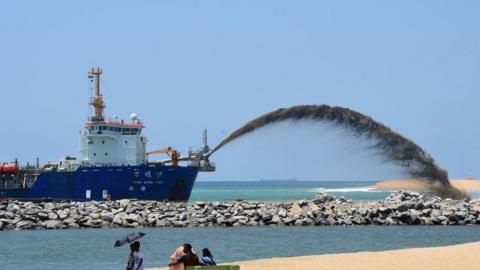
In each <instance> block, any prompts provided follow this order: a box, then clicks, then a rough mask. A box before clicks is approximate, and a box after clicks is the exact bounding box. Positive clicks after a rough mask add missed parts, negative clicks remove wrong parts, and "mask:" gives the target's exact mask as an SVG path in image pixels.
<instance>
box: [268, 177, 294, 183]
mask: <svg viewBox="0 0 480 270" xmlns="http://www.w3.org/2000/svg"><path fill="white" fill-rule="evenodd" d="M259 181H260V182H298V179H297V178H295V177H292V178H290V179H260V180H259Z"/></svg>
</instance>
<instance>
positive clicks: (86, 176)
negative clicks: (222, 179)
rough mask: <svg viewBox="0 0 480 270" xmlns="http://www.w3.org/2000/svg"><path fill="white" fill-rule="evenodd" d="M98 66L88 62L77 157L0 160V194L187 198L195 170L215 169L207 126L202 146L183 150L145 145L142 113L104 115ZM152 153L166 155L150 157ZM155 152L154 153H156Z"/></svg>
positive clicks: (46, 197)
mask: <svg viewBox="0 0 480 270" xmlns="http://www.w3.org/2000/svg"><path fill="white" fill-rule="evenodd" d="M101 75H102V69H100V68H91V69H90V70H89V72H88V78H89V81H90V85H91V89H92V92H93V94H92V97H91V98H90V103H89V104H90V105H91V106H92V107H93V115H92V116H89V117H88V119H87V121H86V123H85V125H84V130H83V131H82V133H81V135H80V155H79V156H80V157H79V158H77V157H72V156H66V157H65V158H63V159H61V160H60V161H59V162H58V163H55V164H53V163H48V164H45V165H43V166H40V164H39V161H38V158H37V162H36V164H35V165H31V164H28V163H27V164H26V165H23V166H22V165H20V164H19V162H18V161H17V160H15V161H14V162H4V163H0V200H6V199H18V200H54V201H62V200H67V201H85V200H97V201H98V200H118V199H139V200H169V201H188V199H189V197H190V194H191V192H192V188H193V185H194V183H195V179H196V177H197V174H198V173H199V172H201V171H204V172H212V171H215V164H213V163H212V162H210V161H209V159H208V156H209V155H208V152H209V151H210V149H209V147H208V144H207V132H206V130H205V131H204V134H203V147H202V148H201V149H199V150H195V151H194V150H191V149H190V150H189V152H188V154H187V155H185V156H182V155H181V154H180V153H179V152H178V151H177V150H175V149H174V148H173V147H165V148H163V149H159V150H154V151H149V152H147V151H146V145H147V138H146V137H145V136H144V135H143V134H142V130H143V128H145V126H144V124H143V122H142V121H141V119H140V118H139V117H138V116H137V115H136V114H132V115H131V117H130V121H123V120H118V118H117V117H115V118H114V119H107V118H106V117H105V112H104V109H105V103H104V99H103V92H102V91H101V89H100V77H101ZM154 155H165V156H164V158H163V159H160V160H153V161H152V160H150V159H152V156H154ZM155 157H156V156H155Z"/></svg>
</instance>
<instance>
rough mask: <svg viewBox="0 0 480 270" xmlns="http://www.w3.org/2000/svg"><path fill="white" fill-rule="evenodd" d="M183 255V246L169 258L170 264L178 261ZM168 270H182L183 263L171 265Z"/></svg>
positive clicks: (183, 267)
mask: <svg viewBox="0 0 480 270" xmlns="http://www.w3.org/2000/svg"><path fill="white" fill-rule="evenodd" d="M183 255H185V252H183V246H181V247H178V248H177V249H176V250H175V252H173V254H172V255H171V256H170V263H174V262H176V261H177V260H178V259H180V258H181V257H182V256H183ZM168 269H169V270H184V269H185V266H184V265H183V263H179V264H175V265H171V266H169V267H168Z"/></svg>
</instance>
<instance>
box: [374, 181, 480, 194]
mask: <svg viewBox="0 0 480 270" xmlns="http://www.w3.org/2000/svg"><path fill="white" fill-rule="evenodd" d="M427 183H428V181H425V180H413V179H412V180H386V181H382V182H378V183H376V184H375V185H373V186H371V187H372V188H376V189H381V190H411V191H424V190H430V188H429V187H428V185H427ZM450 183H452V185H453V186H454V187H456V188H458V189H460V190H465V191H467V192H468V191H480V180H468V179H452V180H450Z"/></svg>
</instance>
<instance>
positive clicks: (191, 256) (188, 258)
mask: <svg viewBox="0 0 480 270" xmlns="http://www.w3.org/2000/svg"><path fill="white" fill-rule="evenodd" d="M183 252H184V253H185V255H183V256H182V257H180V258H179V259H178V260H176V261H175V262H173V263H170V264H168V266H172V265H177V264H180V263H183V266H184V267H185V270H186V269H187V267H189V266H197V265H200V261H199V260H198V256H197V255H196V254H195V253H193V251H192V245H190V244H188V243H185V244H183Z"/></svg>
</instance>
